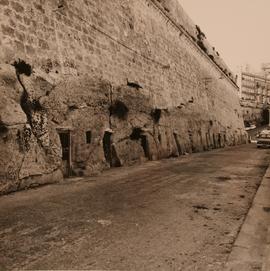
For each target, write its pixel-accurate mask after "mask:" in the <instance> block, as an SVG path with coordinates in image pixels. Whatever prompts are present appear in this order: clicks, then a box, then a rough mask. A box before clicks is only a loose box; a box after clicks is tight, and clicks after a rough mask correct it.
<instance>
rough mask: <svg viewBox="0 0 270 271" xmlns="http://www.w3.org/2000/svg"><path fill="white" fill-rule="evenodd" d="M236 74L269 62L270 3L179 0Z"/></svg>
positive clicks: (256, 68) (233, 0) (234, 0)
mask: <svg viewBox="0 0 270 271" xmlns="http://www.w3.org/2000/svg"><path fill="white" fill-rule="evenodd" d="M179 2H180V4H181V5H182V7H183V8H184V9H185V11H186V12H187V13H188V15H189V16H190V17H191V19H192V20H193V21H194V23H195V24H197V25H199V26H200V27H201V29H202V31H203V32H204V33H205V34H206V37H207V39H208V40H209V42H210V43H211V45H212V46H214V47H215V48H216V50H217V51H218V52H219V53H220V54H221V56H222V57H223V59H224V60H225V62H226V63H227V64H228V65H229V67H230V68H231V69H232V70H233V71H234V72H235V71H236V69H237V66H240V65H242V66H243V67H245V66H246V64H249V66H250V68H251V70H255V71H259V70H260V67H261V63H264V62H270V0H179Z"/></svg>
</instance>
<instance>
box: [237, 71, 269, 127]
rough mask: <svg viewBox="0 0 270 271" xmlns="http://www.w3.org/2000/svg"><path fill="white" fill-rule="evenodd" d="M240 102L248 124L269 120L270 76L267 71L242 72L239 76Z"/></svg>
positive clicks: (259, 123)
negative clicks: (258, 72) (257, 72)
mask: <svg viewBox="0 0 270 271" xmlns="http://www.w3.org/2000/svg"><path fill="white" fill-rule="evenodd" d="M238 84H239V97H240V104H241V106H242V109H243V117H244V121H245V124H246V126H248V125H249V124H257V125H261V124H266V123H268V121H269V114H268V109H269V108H270V78H269V77H267V73H265V72H264V73H263V72H262V73H260V74H255V73H250V72H246V71H245V72H241V73H240V74H239V76H238Z"/></svg>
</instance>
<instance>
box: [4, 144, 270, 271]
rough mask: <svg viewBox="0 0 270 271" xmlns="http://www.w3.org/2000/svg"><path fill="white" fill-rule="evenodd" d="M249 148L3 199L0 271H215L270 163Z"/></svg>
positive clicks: (132, 169)
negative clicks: (64, 270) (24, 270)
mask: <svg viewBox="0 0 270 271" xmlns="http://www.w3.org/2000/svg"><path fill="white" fill-rule="evenodd" d="M269 154H270V151H269V150H263V149H257V148H256V146H255V145H247V146H245V145H242V146H239V147H235V148H228V149H220V150H214V151H211V152H207V153H200V154H192V155H187V156H182V157H180V158H179V159H170V160H164V161H157V162H149V163H146V164H144V165H141V166H139V167H135V166H133V167H129V168H120V169H119V168H118V169H112V170H110V171H106V172H104V173H103V174H102V175H100V176H98V177H91V178H87V179H83V180H76V181H74V180H69V181H66V182H65V183H62V184H58V185H50V186H45V187H42V188H37V189H32V190H29V191H23V192H18V193H15V194H11V195H7V196H3V197H1V198H0V270H22V269H27V270H31V269H32V270H33V269H35V270H36V269H58V270H59V269H69V270H70V269H84V270H85V269H87V270H140V271H141V270H202V271H205V270H215V271H217V270H222V269H223V265H224V263H225V262H226V260H227V258H228V256H229V254H230V252H231V248H232V245H233V243H234V240H235V239H236V237H237V233H238V231H239V229H240V227H241V225H242V223H243V221H244V219H245V215H246V214H247V212H248V210H249V207H250V205H251V203H252V200H253V197H254V195H255V192H256V190H257V188H258V186H259V184H260V182H261V180H262V177H263V175H264V173H265V171H266V169H267V167H268V164H269V162H270V155H269Z"/></svg>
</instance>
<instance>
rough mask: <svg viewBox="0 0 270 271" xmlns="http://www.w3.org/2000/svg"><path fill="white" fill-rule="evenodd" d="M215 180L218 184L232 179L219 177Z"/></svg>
mask: <svg viewBox="0 0 270 271" xmlns="http://www.w3.org/2000/svg"><path fill="white" fill-rule="evenodd" d="M216 178H217V180H218V181H220V182H226V181H229V180H231V179H232V178H231V177H227V176H219V177H216Z"/></svg>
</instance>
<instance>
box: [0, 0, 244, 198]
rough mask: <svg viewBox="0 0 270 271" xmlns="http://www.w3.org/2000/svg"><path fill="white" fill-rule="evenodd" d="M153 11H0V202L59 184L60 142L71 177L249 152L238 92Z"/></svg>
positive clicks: (104, 5)
mask: <svg viewBox="0 0 270 271" xmlns="http://www.w3.org/2000/svg"><path fill="white" fill-rule="evenodd" d="M157 2H159V3H157ZM157 2H156V1H150V0H129V1H121V0H115V1H109V0H95V1H94V0H93V1H91V0H76V1H75V0H69V1H64V0H62V1H55V0H48V1H43V0H40V1H32V0H28V1H26V0H17V1H15V0H0V7H1V8H0V36H1V39H0V46H1V51H0V62H1V70H0V71H1V72H0V82H1V83H0V91H1V97H4V98H3V100H1V107H0V117H1V119H0V121H1V122H0V124H1V127H0V128H1V129H0V151H1V160H0V161H1V164H0V170H1V172H0V175H1V187H0V190H1V191H2V192H3V193H5V192H8V191H13V190H17V189H22V188H25V187H28V186H31V185H35V184H37V185H38V184H42V183H47V182H54V181H58V180H59V179H61V178H62V174H63V172H64V173H65V169H63V167H64V166H63V161H62V156H63V147H61V142H60V138H59V136H58V134H59V133H61V131H69V135H70V140H71V142H69V143H70V151H69V155H70V156H69V159H70V161H68V163H69V167H70V168H69V174H72V175H90V174H93V173H95V172H99V171H100V170H102V169H104V168H106V167H109V166H121V165H125V164H130V163H133V162H134V161H145V160H149V159H150V160H152V159H160V158H164V157H170V156H178V155H181V154H184V153H187V152H192V151H193V152H196V151H202V150H208V149H211V148H217V147H223V146H225V145H234V144H240V143H243V142H245V138H246V134H245V131H244V129H243V128H244V127H243V118H242V113H241V108H240V105H239V101H238V96H237V87H236V85H235V84H234V82H233V81H232V80H231V78H230V77H229V76H227V75H226V74H225V73H224V71H223V70H222V69H221V68H220V67H218V65H217V64H216V63H215V62H214V61H213V59H212V58H211V57H209V56H208V54H207V53H206V52H204V50H202V48H201V47H200V46H199V45H198V42H197V41H196V37H195V40H194V39H193V38H192V37H190V36H191V35H190V34H191V33H192V31H193V33H194V35H198V33H197V32H196V28H195V29H194V27H193V26H192V24H191V23H190V19H189V18H188V16H187V15H185V13H184V12H183V10H182V8H181V7H180V6H179V4H178V3H177V5H176V2H172V4H173V5H172V7H176V8H175V9H174V8H173V9H172V8H170V7H167V8H166V9H165V8H164V7H165V6H164V4H163V3H162V1H157ZM167 3H169V4H170V2H167ZM174 5H176V6H174ZM167 9H168V10H167ZM175 10H177V13H176V14H174V13H173V12H175ZM168 16H169V17H168ZM170 16H172V18H171V17H170ZM174 18H178V21H177V20H176V23H175V21H174ZM186 22H188V23H186ZM186 32H188V33H189V34H187V33H186ZM18 59H23V60H24V61H25V62H26V63H29V64H30V65H31V68H32V70H33V72H32V74H31V75H30V74H28V75H30V76H27V75H26V74H25V73H24V72H22V73H21V74H19V75H18V69H17V76H16V73H15V68H14V67H13V66H11V64H14V61H17V62H18V63H19V61H18ZM17 68H18V67H17ZM86 137H87V139H86ZM108 146H109V147H108ZM2 154H3V155H2ZM66 173H67V172H66Z"/></svg>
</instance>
